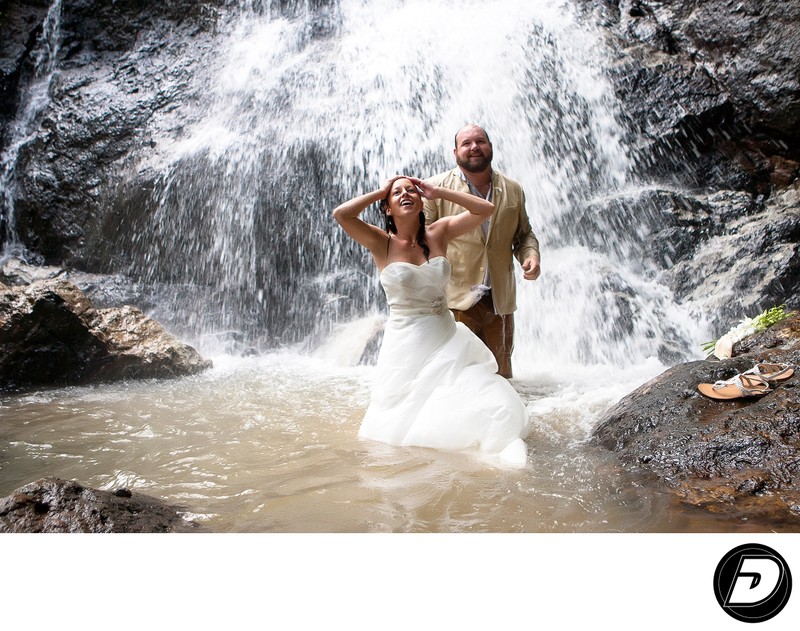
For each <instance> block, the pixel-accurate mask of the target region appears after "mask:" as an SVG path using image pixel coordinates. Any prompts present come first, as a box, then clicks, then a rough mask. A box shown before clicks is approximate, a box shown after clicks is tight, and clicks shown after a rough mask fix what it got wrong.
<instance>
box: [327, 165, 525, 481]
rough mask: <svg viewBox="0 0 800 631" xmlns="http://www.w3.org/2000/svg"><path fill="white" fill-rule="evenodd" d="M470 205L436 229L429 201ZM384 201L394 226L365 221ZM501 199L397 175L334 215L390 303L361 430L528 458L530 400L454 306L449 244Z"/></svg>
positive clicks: (519, 461) (493, 456) (521, 460)
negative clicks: (426, 207)
mask: <svg viewBox="0 0 800 631" xmlns="http://www.w3.org/2000/svg"><path fill="white" fill-rule="evenodd" d="M423 197H425V198H428V199H439V198H442V199H445V200H447V201H450V202H453V203H455V204H458V205H460V206H462V207H463V208H465V209H466V211H467V212H462V213H461V214H458V215H454V216H451V217H442V218H441V219H439V220H437V221H435V222H433V223H432V224H430V225H429V226H428V227H427V228H426V226H425V215H424V213H423V212H422V198H423ZM375 202H380V210H381V212H382V213H383V215H384V217H385V220H386V230H381V229H380V228H378V227H377V226H374V225H372V224H368V223H366V222H364V221H362V220H361V219H360V218H359V215H360V214H361V212H362V211H363V210H364V209H365V208H367V207H368V206H369V205H370V204H373V203H375ZM493 211H494V206H493V205H492V203H491V202H488V201H486V200H485V199H482V198H480V197H477V196H475V195H470V194H468V193H462V192H459V191H453V190H450V189H446V188H442V187H438V186H431V185H430V184H428V183H426V182H423V181H422V180H420V179H418V178H415V177H407V176H395V177H393V178H391V179H389V180H387V181H386V182H385V183H384V185H383V186H382V187H381V188H379V189H377V190H375V191H372V192H371V193H366V194H364V195H360V196H358V197H355V198H353V199H351V200H349V201H347V202H345V203H343V204H341V205H340V206H338V207H337V208H336V209H335V210H334V211H333V217H334V218H335V219H336V221H337V222H339V225H341V226H342V228H343V229H344V230H345V232H347V234H348V235H350V236H351V237H352V238H353V239H354V240H355V241H357V242H358V243H360V244H361V245H363V246H364V247H365V248H367V249H368V250H369V251H370V253H371V254H372V256H373V258H374V259H375V264H376V266H377V268H378V271H379V272H380V281H381V285H382V286H383V289H384V291H385V292H386V298H387V301H388V303H389V318H388V320H387V323H386V328H385V332H384V337H383V343H382V345H381V350H380V353H379V355H378V361H377V366H376V372H375V380H374V385H373V388H372V394H371V399H370V404H369V407H368V408H367V411H366V414H365V415H364V419H363V421H362V423H361V428H360V430H359V436H360V437H362V438H366V439H370V440H375V441H380V442H384V443H389V444H392V445H413V446H419V447H432V448H437V449H448V450H458V451H477V452H478V453H479V454H480V455H481V456H483V457H485V458H487V459H489V460H492V461H496V462H497V463H499V464H503V465H507V466H513V467H522V466H524V465H525V463H526V462H527V446H526V445H525V443H524V441H523V438H525V437H526V435H527V433H528V418H527V412H526V410H525V406H524V404H523V403H522V400H521V399H520V398H519V395H518V394H517V392H516V391H515V390H514V388H513V386H511V384H510V383H509V382H508V381H507V380H506V379H504V378H503V377H501V376H499V375H497V374H496V372H497V363H496V362H495V359H494V356H493V355H492V353H491V351H489V349H488V348H487V347H486V346H485V345H484V344H483V342H481V341H480V340H479V339H478V338H477V337H476V336H475V335H474V334H473V333H472V332H471V331H470V330H469V329H468V328H467V327H466V326H464V325H463V324H461V323H456V321H455V319H454V318H453V315H452V313H451V312H450V311H449V310H448V309H447V304H446V300H445V294H444V290H445V286H446V285H447V282H448V280H449V279H450V264H449V262H448V261H447V258H446V257H445V253H446V251H447V242H448V241H449V240H450V239H453V238H455V237H457V236H460V235H462V234H465V233H467V232H469V231H470V230H473V229H475V228H477V227H478V226H479V225H480V224H481V223H482V222H483V221H485V220H486V219H488V218H489V217H490V216H491V214H492V212H493Z"/></svg>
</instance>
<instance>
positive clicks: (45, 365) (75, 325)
mask: <svg viewBox="0 0 800 631" xmlns="http://www.w3.org/2000/svg"><path fill="white" fill-rule="evenodd" d="M210 366H211V362H210V361H208V360H206V359H203V357H201V356H200V354H199V353H198V352H197V351H196V350H195V349H194V348H192V347H191V346H189V345H187V344H184V343H183V342H181V341H180V340H178V339H177V338H176V337H174V336H173V335H171V334H169V333H168V332H167V331H166V330H165V329H164V328H163V327H162V326H161V325H160V324H159V323H158V322H156V321H155V320H152V319H151V318H149V317H147V316H146V315H145V314H144V313H142V311H140V310H139V309H138V308H136V307H131V306H125V307H110V308H107V309H95V308H94V307H93V306H92V303H91V302H90V301H89V299H88V298H87V297H86V295H85V294H84V293H83V292H81V291H80V289H78V287H76V286H75V285H74V284H72V283H70V282H69V281H66V280H63V279H44V280H39V281H35V282H33V283H31V284H30V285H27V286H24V287H7V286H4V285H3V286H0V388H3V389H21V388H27V387H32V386H43V385H72V384H83V383H91V382H97V381H114V380H119V379H137V378H168V377H181V376H186V375H192V374H197V373H199V372H202V371H204V370H206V369H207V368H209V367H210Z"/></svg>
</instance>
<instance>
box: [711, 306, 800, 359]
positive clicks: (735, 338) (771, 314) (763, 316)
mask: <svg viewBox="0 0 800 631" xmlns="http://www.w3.org/2000/svg"><path fill="white" fill-rule="evenodd" d="M791 313H792V312H791V311H786V305H785V304H784V305H780V306H778V307H772V309H767V310H766V311H764V312H763V313H760V314H759V315H757V316H756V317H755V318H743V319H742V320H741V321H740V322H739V324H737V325H736V326H734V327H733V328H732V329H731V330H730V331H728V332H727V333H726V334H725V335H723V336H722V337H720V338H719V339H718V340H713V341H711V342H706V343H705V344H703V350H704V351H705V352H707V353H708V352H710V354H712V355H715V356H716V357H718V358H719V359H727V358H729V357H731V356H732V355H733V345H734V344H735V343H736V342H739V341H741V340H743V339H744V338H746V337H747V336H749V335H752V334H753V333H758V332H759V331H763V330H765V329H767V328H769V327H771V326H772V325H773V324H776V323H778V322H780V321H781V320H783V319H785V318H787V317H789V315H790V314H791Z"/></svg>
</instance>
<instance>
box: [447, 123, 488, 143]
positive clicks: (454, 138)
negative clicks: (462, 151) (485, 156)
mask: <svg viewBox="0 0 800 631" xmlns="http://www.w3.org/2000/svg"><path fill="white" fill-rule="evenodd" d="M467 127H477V128H478V129H480V130H481V131H482V132H483V135H484V136H486V142H488V143H489V144H490V145H491V144H492V139H491V138H489V132H487V131H486V130H485V129H484V128H483V127H481V126H480V125H464V126H463V127H462V128H461V129H459V130H458V131H457V132H456V135H455V136H453V146H455V147H458V135H459V134H460V133H461V132H462V131H464V130H465V129H466V128H467Z"/></svg>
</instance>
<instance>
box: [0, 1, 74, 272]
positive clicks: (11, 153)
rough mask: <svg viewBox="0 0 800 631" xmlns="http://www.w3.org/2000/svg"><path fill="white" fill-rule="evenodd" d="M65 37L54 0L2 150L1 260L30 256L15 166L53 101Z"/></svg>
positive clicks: (58, 9) (58, 4)
mask: <svg viewBox="0 0 800 631" xmlns="http://www.w3.org/2000/svg"><path fill="white" fill-rule="evenodd" d="M60 40H61V0H54V1H53V4H52V5H51V6H50V9H49V10H48V12H47V15H46V17H45V19H44V22H43V24H42V32H41V34H40V35H39V38H38V40H37V42H36V45H35V47H34V49H33V50H32V52H31V55H30V71H29V75H28V77H27V85H24V86H23V85H21V86H20V90H19V93H20V94H21V95H22V98H21V100H20V103H19V106H18V108H17V114H16V117H15V118H14V120H13V121H12V122H11V124H10V125H9V131H8V134H7V135H8V138H9V140H8V142H7V143H6V146H5V148H4V150H3V152H2V153H0V226H1V227H2V243H3V251H2V252H0V262H2V261H3V260H5V259H6V258H8V257H10V256H16V257H23V258H25V257H26V256H27V253H26V252H25V248H24V247H23V246H22V245H21V244H20V243H19V239H18V235H17V231H16V220H15V216H14V192H15V189H16V181H15V177H14V174H15V168H16V165H17V157H18V156H19V153H20V151H21V150H22V148H23V147H25V145H27V144H28V143H29V142H30V141H31V140H32V139H33V138H34V137H35V135H36V133H37V132H38V131H39V128H38V122H39V121H38V118H39V114H40V113H41V112H42V110H43V109H44V108H45V106H46V105H47V104H48V103H49V101H50V84H51V82H52V79H53V76H54V74H55V72H56V63H57V61H58V51H59V45H60Z"/></svg>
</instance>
